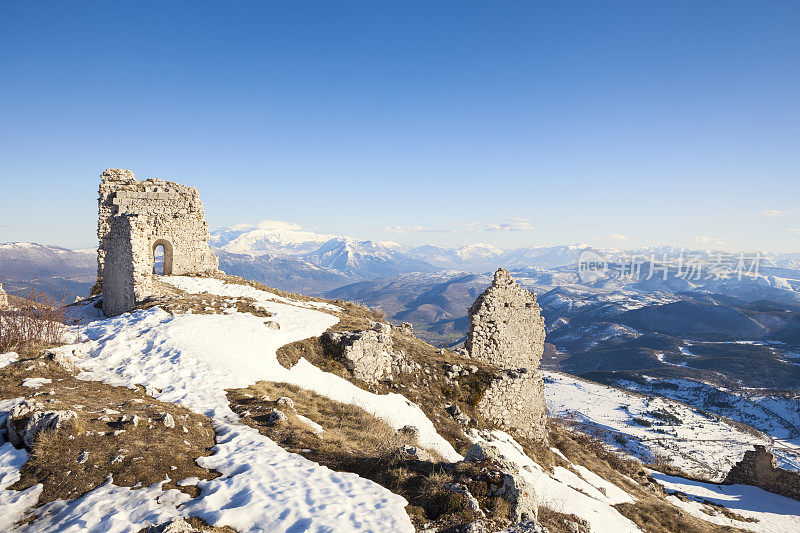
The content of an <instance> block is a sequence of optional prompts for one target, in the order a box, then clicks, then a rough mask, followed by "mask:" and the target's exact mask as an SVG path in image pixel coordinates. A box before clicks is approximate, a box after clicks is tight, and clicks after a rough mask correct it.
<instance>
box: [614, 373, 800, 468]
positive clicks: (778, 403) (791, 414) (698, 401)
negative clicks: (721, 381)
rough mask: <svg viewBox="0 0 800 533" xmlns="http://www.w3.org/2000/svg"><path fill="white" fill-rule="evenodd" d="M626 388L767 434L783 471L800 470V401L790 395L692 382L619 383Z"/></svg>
mask: <svg viewBox="0 0 800 533" xmlns="http://www.w3.org/2000/svg"><path fill="white" fill-rule="evenodd" d="M618 384H619V385H620V386H622V387H624V388H625V389H628V390H633V391H639V392H643V393H645V394H651V395H657V396H664V397H667V398H672V399H674V400H678V401H680V402H683V403H686V404H689V405H692V406H694V407H697V408H700V409H703V410H705V411H710V412H712V413H716V414H719V415H722V416H725V417H727V418H730V419H731V420H736V421H737V422H742V423H744V424H747V425H749V426H752V427H754V428H756V429H758V430H760V431H763V432H764V433H766V434H767V435H769V436H770V437H771V438H772V440H773V447H774V451H775V454H776V457H777V459H778V462H779V464H780V466H781V467H782V468H788V469H790V470H800V402H798V400H797V398H796V397H794V396H793V395H791V394H786V395H779V394H767V393H765V392H764V391H757V390H739V391H734V390H730V389H727V388H725V387H722V386H719V385H711V384H707V383H703V382H700V381H695V380H691V379H653V378H650V379H647V378H645V379H644V380H641V381H636V382H633V381H628V380H619V382H618Z"/></svg>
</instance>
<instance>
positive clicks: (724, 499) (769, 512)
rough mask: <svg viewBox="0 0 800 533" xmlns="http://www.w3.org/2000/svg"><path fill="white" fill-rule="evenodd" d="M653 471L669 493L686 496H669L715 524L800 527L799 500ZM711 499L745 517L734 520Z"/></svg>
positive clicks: (788, 530) (773, 532) (786, 532)
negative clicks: (713, 505)
mask: <svg viewBox="0 0 800 533" xmlns="http://www.w3.org/2000/svg"><path fill="white" fill-rule="evenodd" d="M651 475H652V476H653V477H654V478H655V479H656V480H657V481H658V482H659V483H660V484H661V485H663V486H664V488H665V489H666V491H667V492H668V493H681V494H682V496H683V497H681V498H678V497H677V496H674V495H672V496H668V497H667V500H668V501H669V502H670V503H672V504H673V505H675V506H677V507H680V508H681V509H683V510H684V511H686V512H687V513H689V514H691V515H693V516H696V517H697V518H702V519H703V520H707V521H709V522H713V523H715V524H720V525H723V526H732V527H738V528H742V529H747V530H750V531H763V532H768V533H796V532H797V531H800V502H798V501H797V500H793V499H791V498H787V497H785V496H780V495H778V494H773V493H771V492H767V491H764V490H761V489H759V488H757V487H751V486H749V485H715V484H712V483H702V482H699V481H692V480H688V479H684V478H680V477H675V476H669V475H667V474H662V473H660V472H651ZM707 503H712V504H716V505H721V506H723V507H726V508H727V509H729V510H730V511H733V512H734V513H736V514H737V515H739V516H741V517H743V518H745V520H750V521H742V520H732V519H731V518H728V517H727V516H725V515H724V514H723V513H720V512H719V510H718V509H715V508H714V507H711V506H709V505H707Z"/></svg>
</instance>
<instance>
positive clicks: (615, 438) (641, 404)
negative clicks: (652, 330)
mask: <svg viewBox="0 0 800 533" xmlns="http://www.w3.org/2000/svg"><path fill="white" fill-rule="evenodd" d="M544 376H545V383H546V386H545V396H546V398H547V406H548V409H549V410H550V412H551V413H552V414H554V415H557V416H560V417H563V418H567V419H571V420H573V421H574V422H575V423H577V424H578V426H579V427H581V429H582V430H584V431H586V432H588V433H591V434H596V435H597V436H598V437H600V438H602V439H603V440H605V441H607V442H608V443H609V444H612V445H614V446H616V447H618V448H620V449H622V450H623V451H625V452H626V453H629V454H631V455H633V456H636V457H639V458H640V459H642V460H644V461H648V462H649V461H653V460H654V459H655V458H656V457H659V458H662V459H664V460H666V461H668V462H669V463H670V464H672V465H673V466H676V467H678V468H681V469H683V470H684V471H686V472H688V473H691V474H693V475H696V476H698V477H704V478H706V479H710V480H714V481H720V480H722V479H723V478H724V477H725V474H726V473H727V472H728V470H730V468H731V467H732V466H733V465H734V464H735V463H737V462H738V461H739V460H740V459H741V458H742V456H743V455H744V452H745V451H747V450H749V449H752V447H753V445H755V444H764V445H767V446H777V447H776V448H775V453H776V454H778V455H780V454H782V453H783V454H787V455H794V454H796V453H797V452H798V451H800V446H798V445H796V444H794V443H791V442H785V441H777V440H775V439H772V438H770V437H769V436H768V435H765V434H762V433H759V432H756V431H752V432H748V431H746V430H745V429H743V428H741V427H737V426H735V425H734V424H733V423H731V422H730V421H727V420H725V419H723V418H721V417H717V416H714V415H711V414H707V413H704V412H702V411H700V410H698V409H695V408H692V407H689V406H687V405H684V404H682V403H680V402H677V401H674V400H670V399H667V398H662V397H651V396H645V395H643V394H637V393H634V392H629V391H626V390H622V389H616V388H613V387H608V386H605V385H600V384H598V383H592V382H589V381H584V380H581V379H579V378H576V377H573V376H569V375H566V374H560V373H556V372H544Z"/></svg>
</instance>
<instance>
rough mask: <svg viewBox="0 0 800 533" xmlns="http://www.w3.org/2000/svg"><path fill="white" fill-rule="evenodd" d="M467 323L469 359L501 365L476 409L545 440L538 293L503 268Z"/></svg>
mask: <svg viewBox="0 0 800 533" xmlns="http://www.w3.org/2000/svg"><path fill="white" fill-rule="evenodd" d="M469 324H470V328H469V332H468V334H467V339H466V341H465V343H464V345H465V348H466V350H467V352H468V354H469V357H471V358H473V359H477V360H480V361H483V362H485V363H489V364H491V365H494V366H495V367H499V369H500V370H499V372H498V374H497V376H495V378H494V379H493V380H492V381H491V383H490V384H489V386H488V387H487V389H486V390H485V391H484V393H483V397H482V398H481V400H480V401H479V402H478V405H477V409H478V412H480V413H481V415H482V416H483V417H484V418H485V419H487V420H488V421H490V422H492V423H493V424H495V425H496V426H498V427H500V428H503V429H507V430H510V431H511V433H514V434H517V435H520V436H524V437H527V438H531V439H537V440H546V438H547V430H546V425H545V421H546V417H545V413H546V411H547V406H546V404H545V399H544V381H543V380H542V376H541V373H540V372H539V371H538V370H537V368H538V366H539V362H540V361H541V358H542V353H543V352H544V339H545V329H544V319H543V318H542V316H541V309H540V308H539V305H538V304H537V303H536V296H535V295H534V294H533V293H531V292H530V291H528V290H527V289H525V288H524V287H522V286H521V285H519V284H518V283H516V282H515V281H514V280H513V279H512V278H511V275H510V274H509V273H508V271H506V270H504V269H502V268H501V269H499V270H498V271H497V272H495V274H494V279H493V281H492V286H491V287H489V288H488V289H487V290H486V291H485V292H484V293H483V294H481V295H480V296H479V297H478V298H477V299H476V300H475V303H474V304H472V306H471V307H470V309H469Z"/></svg>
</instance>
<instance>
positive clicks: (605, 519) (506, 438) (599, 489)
mask: <svg viewBox="0 0 800 533" xmlns="http://www.w3.org/2000/svg"><path fill="white" fill-rule="evenodd" d="M472 439H473V441H474V442H480V443H484V444H488V445H489V446H491V447H492V448H494V449H495V450H497V452H498V453H499V454H500V455H501V456H502V457H503V458H504V459H506V460H507V461H509V462H511V463H513V464H515V465H517V467H518V468H519V472H520V475H522V477H523V478H524V479H525V481H527V482H528V483H530V484H531V485H533V488H534V490H535V491H536V495H537V498H538V499H539V503H540V504H543V505H546V506H548V507H550V508H551V509H557V510H561V511H562V512H565V513H572V514H575V515H577V516H579V517H580V518H583V519H584V520H586V521H588V522H589V524H590V526H591V530H592V532H596V533H606V532H607V533H625V532H638V531H639V528H637V527H636V525H635V524H634V523H633V522H631V521H630V520H629V519H627V518H625V517H624V516H622V515H621V514H620V513H619V511H617V510H616V509H615V508H614V507H613V506H614V505H616V504H618V503H628V502H632V501H633V498H631V496H630V495H628V494H627V493H626V492H625V491H623V490H622V489H620V488H619V487H617V486H616V485H614V484H612V483H609V482H607V481H605V480H603V479H602V478H600V477H599V476H597V475H595V474H594V473H592V472H590V471H588V470H587V469H585V468H581V467H580V465H572V466H573V467H575V469H576V470H577V471H579V472H580V473H581V475H580V476H578V475H576V474H575V473H574V472H571V471H570V470H568V469H566V468H564V467H561V466H556V467H554V469H553V473H552V474H550V473H549V472H547V471H546V470H545V469H543V468H542V467H541V466H539V464H537V463H536V462H535V461H533V460H532V459H531V458H530V457H528V456H527V455H525V452H524V451H523V449H522V447H521V446H520V445H519V444H518V443H517V442H516V441H515V440H514V439H513V437H511V436H510V435H508V434H507V433H504V432H503V431H491V432H480V433H478V432H473V433H472ZM554 452H558V450H555V449H554ZM561 457H562V458H563V459H564V460H565V461H567V463H570V462H569V460H568V459H567V458H566V457H564V456H563V455H562V456H561ZM570 464H571V463H570Z"/></svg>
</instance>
